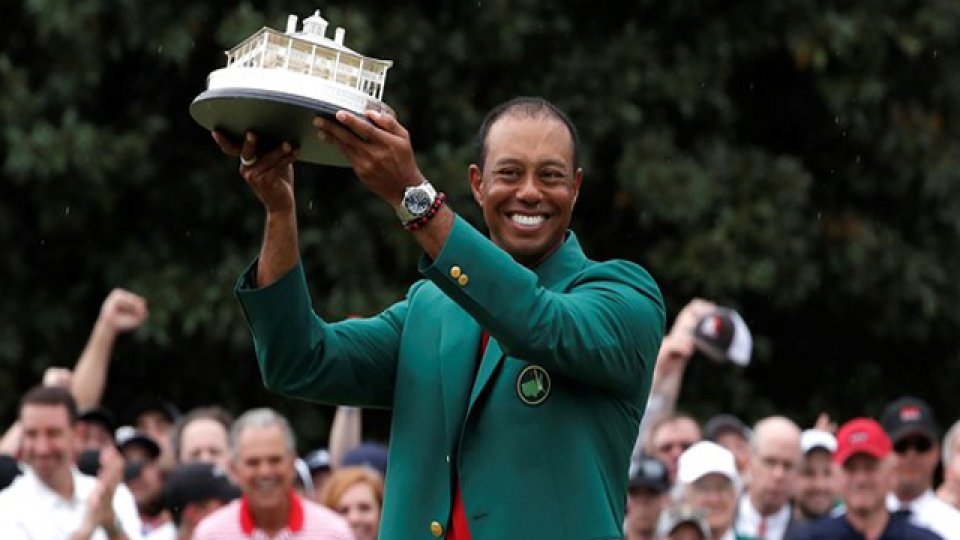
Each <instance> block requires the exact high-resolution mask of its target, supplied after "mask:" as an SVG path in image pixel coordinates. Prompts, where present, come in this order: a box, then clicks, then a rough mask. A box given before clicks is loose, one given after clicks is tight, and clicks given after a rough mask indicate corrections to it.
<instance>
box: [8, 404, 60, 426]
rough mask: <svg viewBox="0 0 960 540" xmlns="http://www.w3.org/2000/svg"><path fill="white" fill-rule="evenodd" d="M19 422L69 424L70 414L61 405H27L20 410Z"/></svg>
mask: <svg viewBox="0 0 960 540" xmlns="http://www.w3.org/2000/svg"><path fill="white" fill-rule="evenodd" d="M20 421H21V422H22V423H24V424H26V423H50V422H51V421H52V422H55V423H63V424H64V425H68V424H69V423H70V413H69V412H68V411H67V408H66V407H64V406H63V405H47V404H42V403H28V404H26V405H24V406H23V408H22V409H21V410H20Z"/></svg>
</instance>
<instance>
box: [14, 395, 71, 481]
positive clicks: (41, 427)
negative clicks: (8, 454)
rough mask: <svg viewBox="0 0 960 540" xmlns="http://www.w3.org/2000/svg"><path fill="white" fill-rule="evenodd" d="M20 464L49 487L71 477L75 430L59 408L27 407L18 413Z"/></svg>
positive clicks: (35, 405)
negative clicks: (23, 464) (25, 466)
mask: <svg viewBox="0 0 960 540" xmlns="http://www.w3.org/2000/svg"><path fill="white" fill-rule="evenodd" d="M20 424H21V426H22V428H23V442H22V445H23V462H24V463H26V464H27V465H29V466H30V467H31V468H32V469H33V471H34V473H36V475H37V476H38V477H39V478H40V480H42V481H43V482H44V483H45V484H47V485H48V486H53V485H55V484H57V483H59V482H60V481H61V480H63V479H64V478H65V477H68V476H69V475H70V467H71V464H72V463H73V448H74V444H75V443H74V429H73V428H74V427H73V425H71V424H70V414H69V412H68V411H67V408H66V407H63V406H60V405H45V404H27V405H24V406H23V408H22V409H21V410H20Z"/></svg>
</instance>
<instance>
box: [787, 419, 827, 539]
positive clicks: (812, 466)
mask: <svg viewBox="0 0 960 540" xmlns="http://www.w3.org/2000/svg"><path fill="white" fill-rule="evenodd" d="M800 449H801V450H802V451H803V457H802V458H801V459H800V474H799V475H798V476H797V490H796V493H795V495H794V501H795V503H796V504H794V508H793V519H794V521H795V522H796V523H806V522H808V521H813V520H816V519H820V518H822V517H826V516H828V515H829V514H830V511H831V510H832V509H833V508H834V506H835V505H836V502H837V489H836V477H835V475H834V473H833V453H834V452H835V451H836V450H837V439H836V438H835V437H834V436H833V434H832V433H829V432H827V431H821V430H819V429H808V430H805V431H804V432H803V433H801V434H800Z"/></svg>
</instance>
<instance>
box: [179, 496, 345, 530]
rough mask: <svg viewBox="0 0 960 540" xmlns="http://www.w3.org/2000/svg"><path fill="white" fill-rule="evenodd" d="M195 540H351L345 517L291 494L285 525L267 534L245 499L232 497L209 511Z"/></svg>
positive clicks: (199, 527)
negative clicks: (274, 533)
mask: <svg viewBox="0 0 960 540" xmlns="http://www.w3.org/2000/svg"><path fill="white" fill-rule="evenodd" d="M193 538H194V539H195V540H238V539H245V538H249V539H251V540H300V539H304V540H306V539H310V540H354V538H353V532H352V531H351V530H350V526H349V525H347V522H346V520H344V519H343V518H342V517H340V515H339V514H337V513H336V512H334V511H333V510H330V509H329V508H326V507H323V506H320V505H319V504H316V503H313V502H311V501H305V500H303V499H301V498H300V497H299V496H298V495H297V494H295V493H293V492H291V493H290V513H289V515H288V517H287V525H286V527H284V528H283V530H281V531H280V532H279V533H277V534H276V535H275V536H268V535H267V534H266V533H265V532H263V531H262V530H261V529H260V528H258V527H257V524H256V523H254V521H253V514H252V513H251V512H250V507H249V503H248V502H247V498H246V497H243V498H241V499H238V500H235V501H233V502H231V503H230V504H228V505H226V506H224V507H223V508H220V509H219V510H217V511H216V512H214V513H212V514H210V515H209V516H207V517H206V518H204V519H203V521H201V522H200V524H199V525H197V530H196V533H195V534H194V535H193Z"/></svg>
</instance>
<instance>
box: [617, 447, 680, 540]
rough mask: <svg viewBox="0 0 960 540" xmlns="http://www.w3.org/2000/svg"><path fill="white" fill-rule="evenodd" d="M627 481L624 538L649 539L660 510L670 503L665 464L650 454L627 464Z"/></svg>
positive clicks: (651, 538)
mask: <svg viewBox="0 0 960 540" xmlns="http://www.w3.org/2000/svg"><path fill="white" fill-rule="evenodd" d="M630 469H631V470H630V483H629V484H627V511H626V516H627V518H626V526H625V527H624V529H625V532H626V540H653V538H654V535H655V534H656V532H657V522H658V520H659V519H660V513H661V512H662V511H663V509H664V508H666V507H667V505H668V504H670V476H669V474H668V473H667V466H666V465H664V464H663V462H661V461H660V460H658V459H656V458H652V457H646V456H644V457H643V458H641V459H640V461H639V462H637V463H634V464H633V465H631V467H630Z"/></svg>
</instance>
